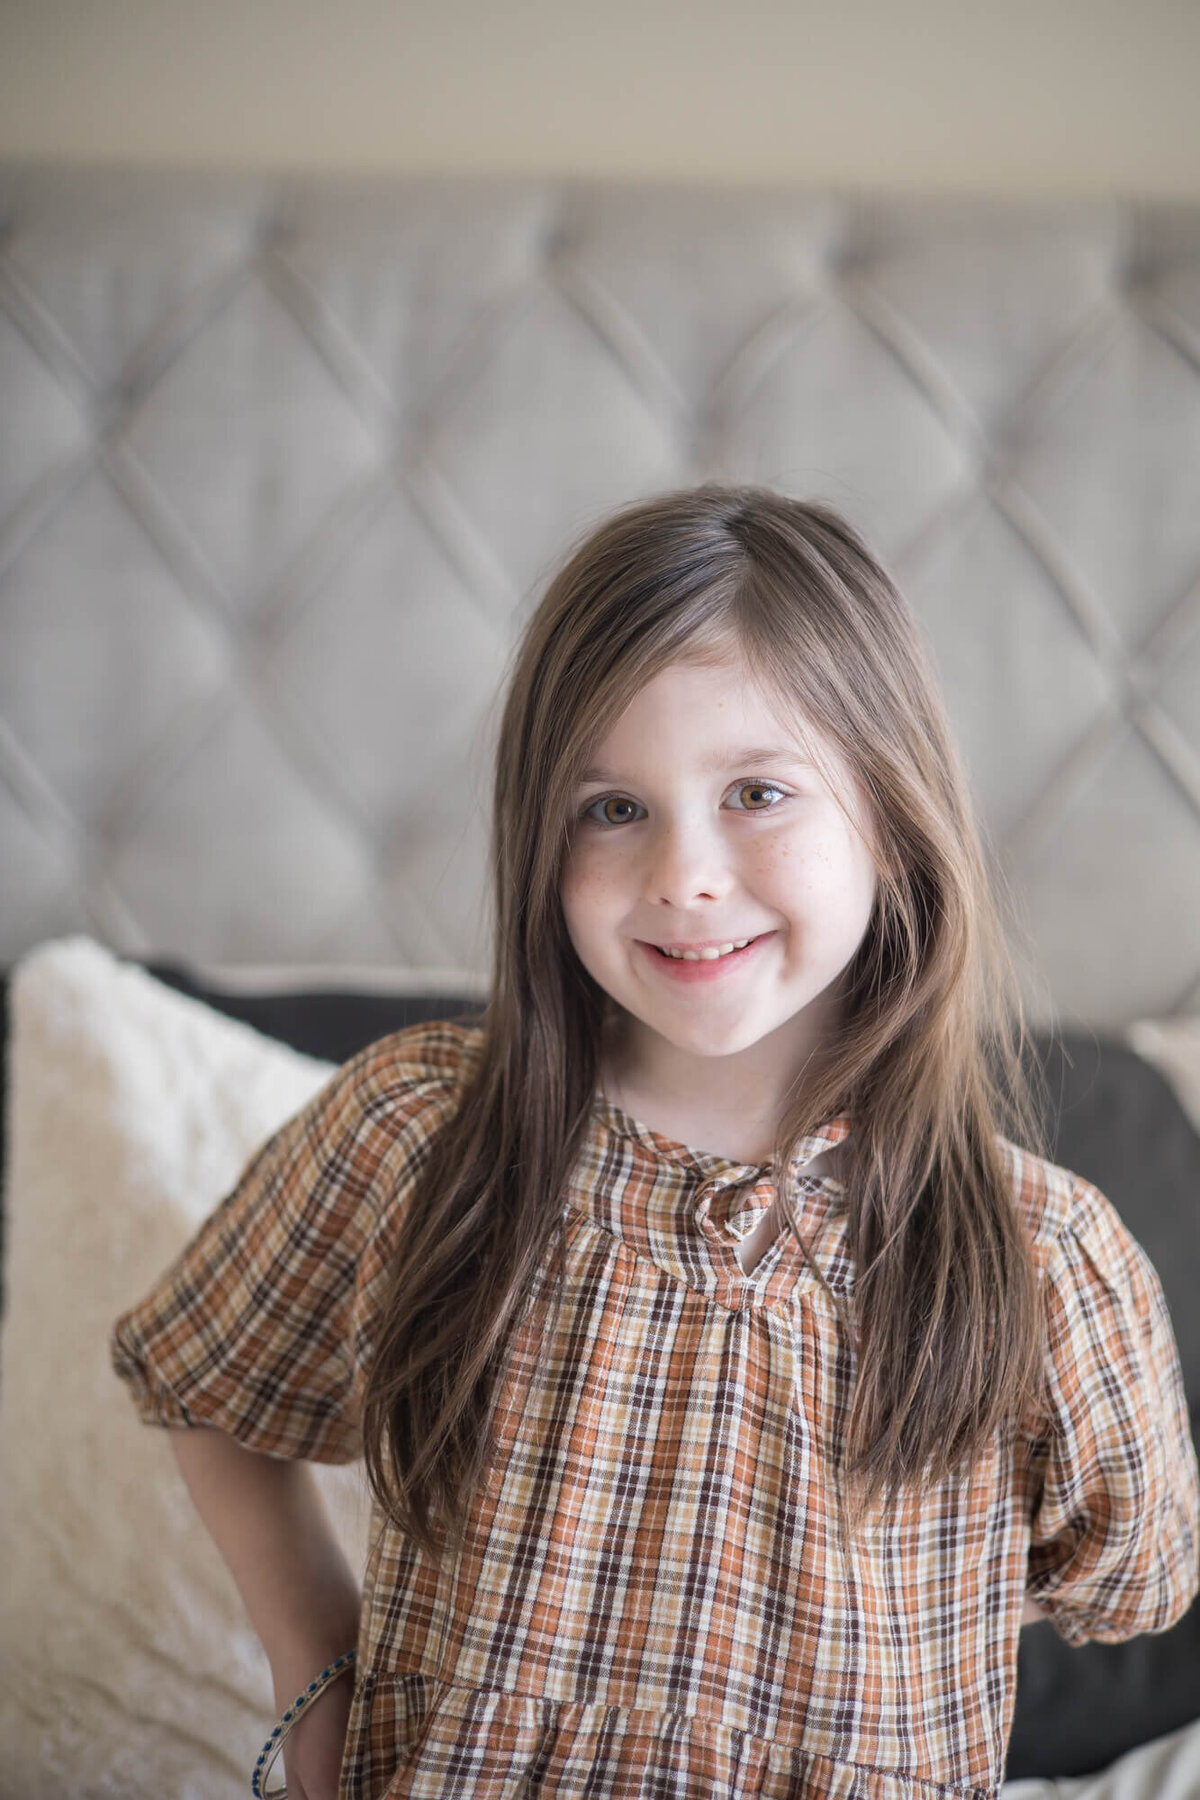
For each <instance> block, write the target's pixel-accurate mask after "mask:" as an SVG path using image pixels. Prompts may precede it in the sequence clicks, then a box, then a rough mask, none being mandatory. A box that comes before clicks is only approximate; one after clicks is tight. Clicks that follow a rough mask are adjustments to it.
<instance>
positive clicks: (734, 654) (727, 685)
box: [593, 643, 840, 767]
mask: <svg viewBox="0 0 1200 1800" xmlns="http://www.w3.org/2000/svg"><path fill="white" fill-rule="evenodd" d="M643 739H650V740H653V741H655V742H657V743H661V745H662V746H663V747H664V748H665V747H666V746H667V745H668V744H671V743H676V744H678V745H679V746H680V747H681V748H685V749H691V748H693V747H696V748H698V749H699V750H700V751H701V752H703V751H705V750H712V751H713V752H715V751H716V750H717V749H719V748H720V747H721V746H722V745H727V746H728V747H729V749H730V750H731V752H732V751H734V750H738V749H740V748H742V747H743V746H745V747H762V748H763V749H766V748H769V747H771V746H777V747H779V748H780V749H781V750H782V749H786V751H787V752H788V753H789V754H790V755H793V756H795V755H802V756H804V757H805V758H806V759H807V760H810V761H813V762H820V761H824V762H825V763H826V764H827V765H829V766H832V767H837V766H838V764H839V761H840V759H839V757H838V756H837V753H836V751H835V750H834V747H833V745H832V744H831V743H830V742H829V740H828V738H827V736H826V734H825V732H824V731H823V730H822V728H821V726H820V724H819V723H818V722H817V721H816V720H815V719H813V718H812V717H811V715H810V714H809V712H808V711H807V709H806V708H804V707H803V706H802V704H801V703H800V701H799V700H798V698H797V697H796V696H795V695H794V694H788V693H785V692H783V691H781V689H780V688H779V687H778V686H777V685H776V684H774V683H772V682H771V681H770V680H769V679H768V678H766V677H764V676H762V675H760V674H759V673H758V672H757V671H756V670H755V669H754V668H753V667H752V666H751V664H750V663H749V661H748V660H747V659H746V657H745V656H744V654H743V653H742V652H741V650H740V648H739V646H738V645H737V644H736V643H731V644H724V645H721V646H719V647H713V648H705V649H704V650H701V651H696V652H692V653H690V654H686V655H681V656H679V657H677V658H675V659H674V660H673V661H671V662H669V663H667V664H666V665H665V666H664V667H663V668H661V669H658V670H656V671H655V673H654V674H653V675H651V676H649V677H648V678H647V679H646V680H645V681H643V682H642V683H641V684H640V685H639V686H638V687H637V689H636V690H635V691H634V693H633V694H632V696H630V697H629V698H628V699H627V700H626V701H625V703H624V705H623V706H621V707H620V708H619V709H618V710H617V712H616V715H615V716H614V717H613V718H611V719H610V720H609V722H608V724H607V726H606V727H605V728H603V729H602V730H601V731H600V732H599V733H598V734H597V736H596V739H595V743H594V745H593V748H594V749H598V748H599V747H600V746H601V745H603V744H604V743H608V742H619V743H630V744H632V743H635V742H637V741H638V740H643ZM733 760H735V761H736V760H737V757H736V756H734V757H733Z"/></svg>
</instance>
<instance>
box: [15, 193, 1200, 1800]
mask: <svg viewBox="0 0 1200 1800" xmlns="http://www.w3.org/2000/svg"><path fill="white" fill-rule="evenodd" d="M0 221H2V223H0V420H2V421H3V425H2V431H3V439H2V442H3V451H2V454H0V896H2V898H3V905H2V906H0V962H2V964H3V966H4V968H5V969H6V970H7V971H8V978H7V984H6V990H7V1025H8V1031H7V1050H6V1065H5V1066H6V1071H7V1082H6V1098H5V1114H4V1122H5V1131H6V1148H5V1163H4V1169H5V1238H4V1261H3V1270H2V1275H3V1289H4V1312H3V1317H2V1323H0V1370H2V1375H0V1454H2V1455H3V1458H4V1486H3V1492H2V1494H0V1536H2V1540H3V1544H4V1551H5V1566H6V1571H7V1574H6V1583H7V1588H8V1594H7V1599H6V1603H5V1607H4V1611H3V1615H2V1617H3V1623H2V1625H0V1656H2V1658H3V1679H2V1680H0V1743H2V1744H3V1746H4V1752H3V1767H4V1771H5V1773H4V1776H3V1781H4V1784H5V1785H4V1787H3V1792H4V1794H5V1795H6V1796H10V1800H34V1797H35V1796H40V1795H42V1794H44V1793H47V1792H63V1791H69V1792H71V1793H72V1794H75V1795H80V1796H89V1795H92V1794H95V1795H101V1794H113V1793H121V1794H123V1795H126V1796H131V1797H134V1800H136V1797H137V1796H140V1795H142V1794H146V1795H149V1794H151V1793H154V1794H157V1793H160V1792H172V1793H176V1794H179V1795H184V1796H189V1795H195V1796H196V1797H197V1800H199V1797H201V1796H203V1797H204V1800H209V1797H212V1796H222V1795H225V1794H228V1795H230V1796H232V1795H233V1794H235V1793H240V1792H244V1791H246V1789H247V1786H248V1778H247V1772H248V1769H249V1766H250V1763H251V1762H252V1761H253V1758H254V1756H255V1755H256V1754H257V1750H258V1748H259V1745H260V1744H261V1741H262V1736H263V1734H264V1732H265V1730H266V1728H267V1726H268V1725H269V1724H270V1722H271V1720H270V1712H271V1708H270V1693H269V1685H268V1682H267V1677H266V1668H265V1662H264V1661H263V1659H262V1657H261V1652H259V1651H258V1649H257V1646H256V1644H255V1643H254V1641H253V1640H252V1638H251V1637H250V1636H249V1633H248V1628H247V1627H246V1625H245V1623H244V1620H243V1619H242V1618H241V1616H240V1611H239V1607H238V1602H237V1596H236V1593H235V1591H234V1590H233V1588H232V1585H231V1583H230V1582H229V1580H228V1577H227V1576H226V1575H225V1572H224V1570H223V1568H222V1567H221V1566H220V1564H219V1563H218V1562H217V1560H216V1557H215V1552H212V1551H211V1549H210V1547H209V1546H208V1545H207V1542H206V1540H205V1539H204V1538H203V1535H202V1533H201V1532H200V1528H199V1527H198V1524H197V1522H196V1520H195V1519H194V1517H193V1516H192V1515H191V1513H190V1510H189V1506H188V1502H187V1499H186V1494H185V1493H184V1492H183V1490H182V1488H181V1486H180V1484H179V1483H178V1481H177V1478H176V1477H175V1475H174V1467H173V1462H172V1461H171V1459H170V1452H169V1446H167V1445H166V1444H165V1443H163V1442H162V1441H161V1440H160V1438H159V1435H158V1434H154V1433H147V1432H144V1431H141V1430H140V1428H138V1427H137V1426H136V1423H135V1421H134V1420H133V1419H132V1416H131V1411H130V1409H129V1407H128V1404H127V1401H126V1400H125V1397H124V1395H123V1393H122V1392H121V1391H119V1390H118V1386H117V1384H116V1382H115V1380H114V1379H113V1378H112V1377H111V1375H110V1373H109V1372H108V1369H107V1364H106V1360H105V1347H104V1334H105V1332H106V1331H107V1327H108V1324H109V1323H110V1322H111V1319H112V1318H113V1317H114V1316H115V1315H116V1313H117V1311H118V1310H120V1309H121V1307H122V1306H124V1305H125V1304H127V1303H128V1302H129V1301H131V1300H132V1299H133V1298H135V1297H137V1295H138V1294H139V1293H140V1292H142V1291H143V1290H144V1288H145V1287H146V1286H147V1285H148V1284H149V1282H150V1280H151V1279H152V1278H153V1276H154V1274H155V1273H156V1272H157V1271H158V1269H159V1268H161V1267H162V1266H163V1264H164V1263H165V1261H166V1260H167V1259H168V1258H169V1257H170V1255H172V1254H173V1253H174V1250H175V1249H176V1248H178V1247H180V1246H181V1244H182V1242H183V1241H184V1240H185V1239H186V1237H187V1235H189V1233H190V1231H191V1229H193V1228H194V1225H195V1223H197V1222H198V1220H199V1219H200V1218H202V1217H203V1216H204V1214H205V1213H206V1212H207V1211H208V1210H209V1209H210V1208H211V1207H212V1206H213V1205H214V1204H215V1203H216V1201H217V1200H218V1198H219V1197H220V1195H221V1193H222V1192H223V1191H224V1190H225V1188H226V1187H227V1186H228V1185H229V1184H230V1183H231V1181H232V1179H233V1177H234V1176H235V1175H236V1173H237V1172H238V1168H239V1167H240V1164H241V1162H242V1161H243V1160H244V1158H245V1157H246V1156H247V1155H248V1154H249V1152H250V1151H251V1150H252V1149H253V1148H254V1147H255V1146H256V1144H257V1143H259V1142H261V1141H262V1139H263V1137H265V1136H266V1135H267V1133H268V1132H269V1131H271V1130H273V1129H274V1128H275V1126H276V1125H277V1124H279V1123H281V1122H282V1120H283V1119H284V1118H285V1117H287V1116H289V1114H290V1113H291V1112H293V1111H295V1110H296V1109H297V1108H298V1107H299V1106H300V1105H302V1104H303V1103H304V1101H305V1100H306V1099H307V1098H308V1097H309V1096H310V1095H311V1094H312V1093H313V1092H315V1091H316V1087H317V1086H319V1085H320V1084H321V1083H322V1082H323V1081H324V1080H325V1079H327V1077H328V1074H329V1073H330V1072H331V1070H332V1068H333V1067H334V1066H335V1065H336V1064H337V1063H338V1062H340V1061H342V1060H344V1059H345V1058H346V1057H347V1056H349V1055H350V1054H351V1053H352V1052H353V1051H354V1050H355V1049H357V1048H358V1047H360V1045H362V1044H363V1043H366V1042H369V1041H371V1039H373V1038H374V1037H378V1036H380V1035H382V1034H383V1033H384V1032H386V1031H388V1030H391V1029H395V1028H396V1027H398V1026H399V1025H402V1024H405V1023H409V1022H413V1021H414V1020H416V1019H418V1018H423V1017H444V1016H450V1015H452V1014H457V1013H461V1012H463V1011H466V1010H469V1009H470V1008H471V1007H473V1006H476V1005H478V1003H479V1002H480V1000H481V999H482V997H483V994H484V991H485V978H486V970H487V961H488V959H487V943H488V930H489V920H488V917H487V902H486V888H485V883H484V847H485V819H484V805H485V801H486V780H487V774H486V771H487V767H488V753H489V746H490V742H491V737H492V733H493V731H494V728H495V723H496V712H495V700H496V696H497V693H498V691H499V687H500V684H501V682H502V679H503V675H504V670H505V667H506V662H507V658H508V656H509V653H510V651H511V649H512V646H513V643H514V642H515V638H516V634H517V632H518V631H519V629H520V626H521V623H522V622H523V619H524V617H525V616H526V614H527V611H528V609H529V607H530V606H531V604H532V603H533V601H534V599H535V598H536V595H537V593H538V591H539V584H540V582H541V581H542V580H543V579H544V577H545V575H546V573H547V572H548V570H549V569H550V568H551V567H552V566H553V565H554V563H555V561H556V559H557V558H558V556H559V555H560V554H561V552H562V551H563V549H564V548H565V547H566V545H567V543H568V542H569V541H570V540H571V539H572V538H573V537H574V536H575V535H576V534H577V533H578V532H580V531H581V530H582V529H584V528H585V527H586V526H587V525H589V524H590V523H591V522H592V521H594V520H595V519H597V518H598V517H599V516H600V515H601V514H603V513H604V512H605V511H606V510H608V509H609V508H610V507H611V506H613V505H615V504H617V503H619V502H621V501H622V500H625V499H628V498H632V497H634V496H636V495H639V494H643V493H649V492H652V491H657V490H661V489H663V488H667V487H671V486H675V485H679V484H682V483H685V482H691V481H695V480H701V479H706V478H710V477H711V478H717V479H731V480H743V479H745V480H755V481H763V482H768V483H771V484H774V485H778V486H781V487H784V488H786V489H788V490H789V491H792V492H796V493H803V494H806V495H809V496H813V497H821V498H824V499H827V500H829V501H831V502H832V503H833V504H834V505H836V506H838V507H840V508H841V509H842V510H843V511H845V512H846V513H847V515H848V516H849V517H850V518H851V519H852V520H853V522H855V523H856V524H857V525H859V526H860V528H861V529H862V530H863V531H864V532H865V533H866V534H867V536H868V537H869V539H870V541H871V542H872V543H873V545H875V546H876V547H877V548H878V549H879V550H880V552H881V553H882V554H883V556H884V558H885V560H886V561H887V562H888V563H889V565H890V566H891V568H892V569H893V571H894V572H895V574H896V575H897V577H898V578H899V580H900V582H901V585H902V586H903V587H904V589H905V591H906V592H907V593H908V594H909V595H910V597H911V598H912V600H913V602H914V605H915V606H916V609H917V611H918V613H919V615H920V616H921V618H922V621H923V623H924V626H925V628H926V631H927V634H928V637H929V640H930V642H931V644H932V646H933V649H934V653H935V658H936V661H937V664H938V667H939V671H940V674H941V677H942V681H943V685H944V688H945V692H946V696H947V701H948V705H949V708H950V712H951V715H952V717H953V719H954V722H955V725H956V727H957V730H958V733H959V736H960V740H961V742H962V745H963V749H964V753H965V756H966V760H967V764H968V768H969V772H970V777H971V782H972V786H973V789H974V793H975V797H976V800H977V803H978V807H979V811H980V815H981V818H982V820H983V822H984V827H985V832H986V836H987V849H988V855H989V858H990V860H991V863H992V867H993V871H994V873H995V876H996V878H997V880H998V881H1002V882H1003V883H1004V884H1005V885H1006V888H1007V890H1008V891H1009V892H1010V893H1011V896H1012V914H1013V929H1014V948H1015V950H1016V953H1017V959H1018V965H1019V968H1020V971H1021V979H1022V984H1023V989H1024V995H1025V1001H1026V1005H1027V1008H1028V1012H1029V1017H1030V1020H1031V1022H1032V1023H1033V1025H1034V1026H1035V1030H1036V1036H1035V1039H1034V1045H1033V1047H1032V1048H1033V1053H1034V1054H1035V1055H1036V1056H1037V1057H1038V1059H1039V1061H1040V1064H1041V1067H1042V1068H1043V1069H1044V1071H1045V1074H1046V1086H1047V1092H1048V1095H1049V1097H1050V1103H1051V1106H1052V1120H1051V1122H1052V1127H1053V1135H1054V1142H1055V1145H1056V1151H1055V1154H1056V1156H1057V1158H1058V1160H1059V1161H1061V1162H1063V1163H1065V1164H1067V1165H1068V1166H1069V1167H1071V1168H1074V1169H1076V1170H1077V1171H1078V1172H1079V1173H1081V1174H1084V1175H1086V1176H1087V1177H1088V1178H1089V1179H1091V1180H1093V1181H1095V1182H1097V1184H1098V1185H1099V1186H1101V1187H1102V1189H1103V1190H1104V1192H1106V1193H1107V1194H1108V1195H1109V1197H1110V1198H1111V1199H1112V1200H1113V1201H1114V1202H1115V1203H1116V1205H1117V1206H1118V1208H1119V1210H1120V1211H1121V1212H1122V1214H1123V1216H1124V1217H1125V1219H1126V1221H1127V1222H1128V1223H1129V1225H1130V1227H1131V1229H1133V1231H1134V1232H1135V1235H1137V1236H1138V1237H1139V1238H1140V1239H1141V1241H1142V1242H1143V1243H1144V1244H1145V1245H1146V1247H1147V1249H1148V1250H1149V1251H1150V1253H1151V1255H1152V1257H1153V1258H1154V1260H1155V1262H1156V1265H1157V1266H1158V1268H1159V1271H1160V1273H1161V1275H1162V1278H1163V1283H1164V1288H1165V1291H1166V1294H1167V1298H1168V1303H1169V1305H1170V1307H1171V1310H1172V1316H1173V1319H1174V1323H1175V1327H1176V1332H1177V1336H1178V1339H1179V1344H1180V1351H1181V1355H1182V1358H1183V1362H1184V1370H1185V1379H1186V1382H1187V1387H1188V1396H1189V1401H1190V1403H1191V1408H1192V1418H1193V1425H1194V1426H1195V1423H1196V1421H1197V1417H1198V1409H1200V1325H1198V1323H1197V1321H1198V1320H1200V1307H1197V1304H1196V1302H1197V1297H1198V1296H1200V1230H1198V1229H1197V1224H1198V1214H1200V904H1198V901H1200V475H1198V473H1197V471H1198V469H1200V206H1197V205H1189V204H1184V203H1182V202H1177V203H1154V204H1150V203H1139V202H1137V201H1136V200H1134V199H1128V198H1126V199H1117V198H1114V199H1107V200H1097V199H1069V198H1068V199H1061V200H1055V201H1039V202H1036V203H1035V202H1031V201H1029V200H1024V199H1021V200H1018V199H1011V200H1006V199H1002V198H997V199H994V200H986V201H985V200H981V199H965V198H951V197H947V196H938V195H926V196H921V195H916V196H908V197H904V198H898V197H895V196H887V195H883V194H876V193H871V192H849V191H843V192H832V191H805V190H801V189H774V190H762V189H726V190H722V189H717V188H704V189H700V188H695V189H690V188H687V187H682V186H646V185H625V184H617V183H613V182H583V181H575V182H566V183H564V182H550V181H537V180H517V179H505V180H491V181H485V180H482V179H479V178H471V179H467V178H463V179H455V180H451V179H448V178H432V177H431V178H423V179H400V178H399V177H378V178H372V179H366V178H361V177H357V178H350V177H336V178H334V177H328V176H326V177H321V178H316V177H294V178H281V177H278V176H269V177H268V176H258V175H254V174H252V173H246V174H237V175H215V174H212V173H203V174H201V173H190V172H187V171H180V170H172V171H150V170H145V169H133V168H128V169H122V168H110V169H102V170H101V169H81V168H72V167H67V166H62V167H57V166H48V165H19V166H18V165H11V166H8V167H4V168H0ZM321 1473H322V1478H323V1480H325V1487H326V1498H327V1500H328V1503H329V1505H330V1508H331V1510H332V1512H333V1514H334V1516H335V1519H336V1521H337V1523H338V1528H339V1530H340V1531H342V1532H344V1534H345V1536H346V1540H347V1542H348V1543H349V1544H350V1545H351V1546H354V1545H357V1544H360V1543H361V1541H362V1532H363V1530H364V1528H365V1513H364V1505H363V1493H362V1485H361V1476H360V1472H357V1471H355V1470H354V1469H350V1470H347V1471H343V1470H323V1471H322V1472H321ZM148 1544H152V1545H153V1552H152V1553H148V1551H147V1545H148ZM1197 1721H1200V1612H1198V1609H1197V1608H1195V1607H1193V1609H1192V1611H1191V1612H1190V1613H1189V1614H1188V1616H1187V1617H1186V1618H1185V1619H1184V1620H1182V1621H1181V1622H1180V1623H1179V1624H1178V1625H1176V1626H1175V1627H1173V1628H1172V1629H1171V1630H1170V1631H1168V1632H1166V1633H1163V1634H1160V1635H1157V1636H1155V1637H1146V1638H1142V1639H1138V1640H1136V1641H1134V1642H1132V1643H1129V1644H1126V1645H1119V1646H1103V1645H1088V1646H1085V1647H1083V1648H1082V1649H1072V1648H1070V1647H1068V1646H1067V1645H1066V1644H1065V1643H1063V1642H1062V1641H1061V1640H1059V1639H1058V1638H1057V1637H1056V1635H1055V1633H1054V1631H1053V1628H1052V1627H1051V1626H1050V1625H1049V1624H1040V1625H1036V1626H1030V1627H1028V1628H1026V1630H1025V1631H1024V1632H1023V1634H1022V1646H1021V1664H1020V1684H1019V1691H1018V1701H1017V1712H1016V1718H1015V1722H1014V1729H1013V1735H1012V1740H1011V1745H1010V1752H1009V1766H1008V1774H1009V1778H1010V1779H1009V1792H1010V1794H1011V1797H1012V1800H1150V1797H1151V1796H1153V1800H1171V1796H1173V1795H1177V1796H1180V1797H1182V1796H1184V1795H1189V1794H1191V1795H1194V1794H1197V1793H1200V1737H1198V1733H1200V1724H1197Z"/></svg>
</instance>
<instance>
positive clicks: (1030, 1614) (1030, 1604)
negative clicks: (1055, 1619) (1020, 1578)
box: [1021, 1600, 1046, 1625]
mask: <svg viewBox="0 0 1200 1800" xmlns="http://www.w3.org/2000/svg"><path fill="white" fill-rule="evenodd" d="M1045 1616H1046V1615H1045V1613H1044V1612H1043V1611H1042V1609H1041V1607H1040V1606H1039V1605H1038V1603H1037V1601H1036V1600H1026V1602H1025V1605H1024V1606H1023V1607H1022V1609H1021V1623H1022V1625H1036V1624H1037V1622H1038V1620H1039V1619H1044V1618H1045Z"/></svg>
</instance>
